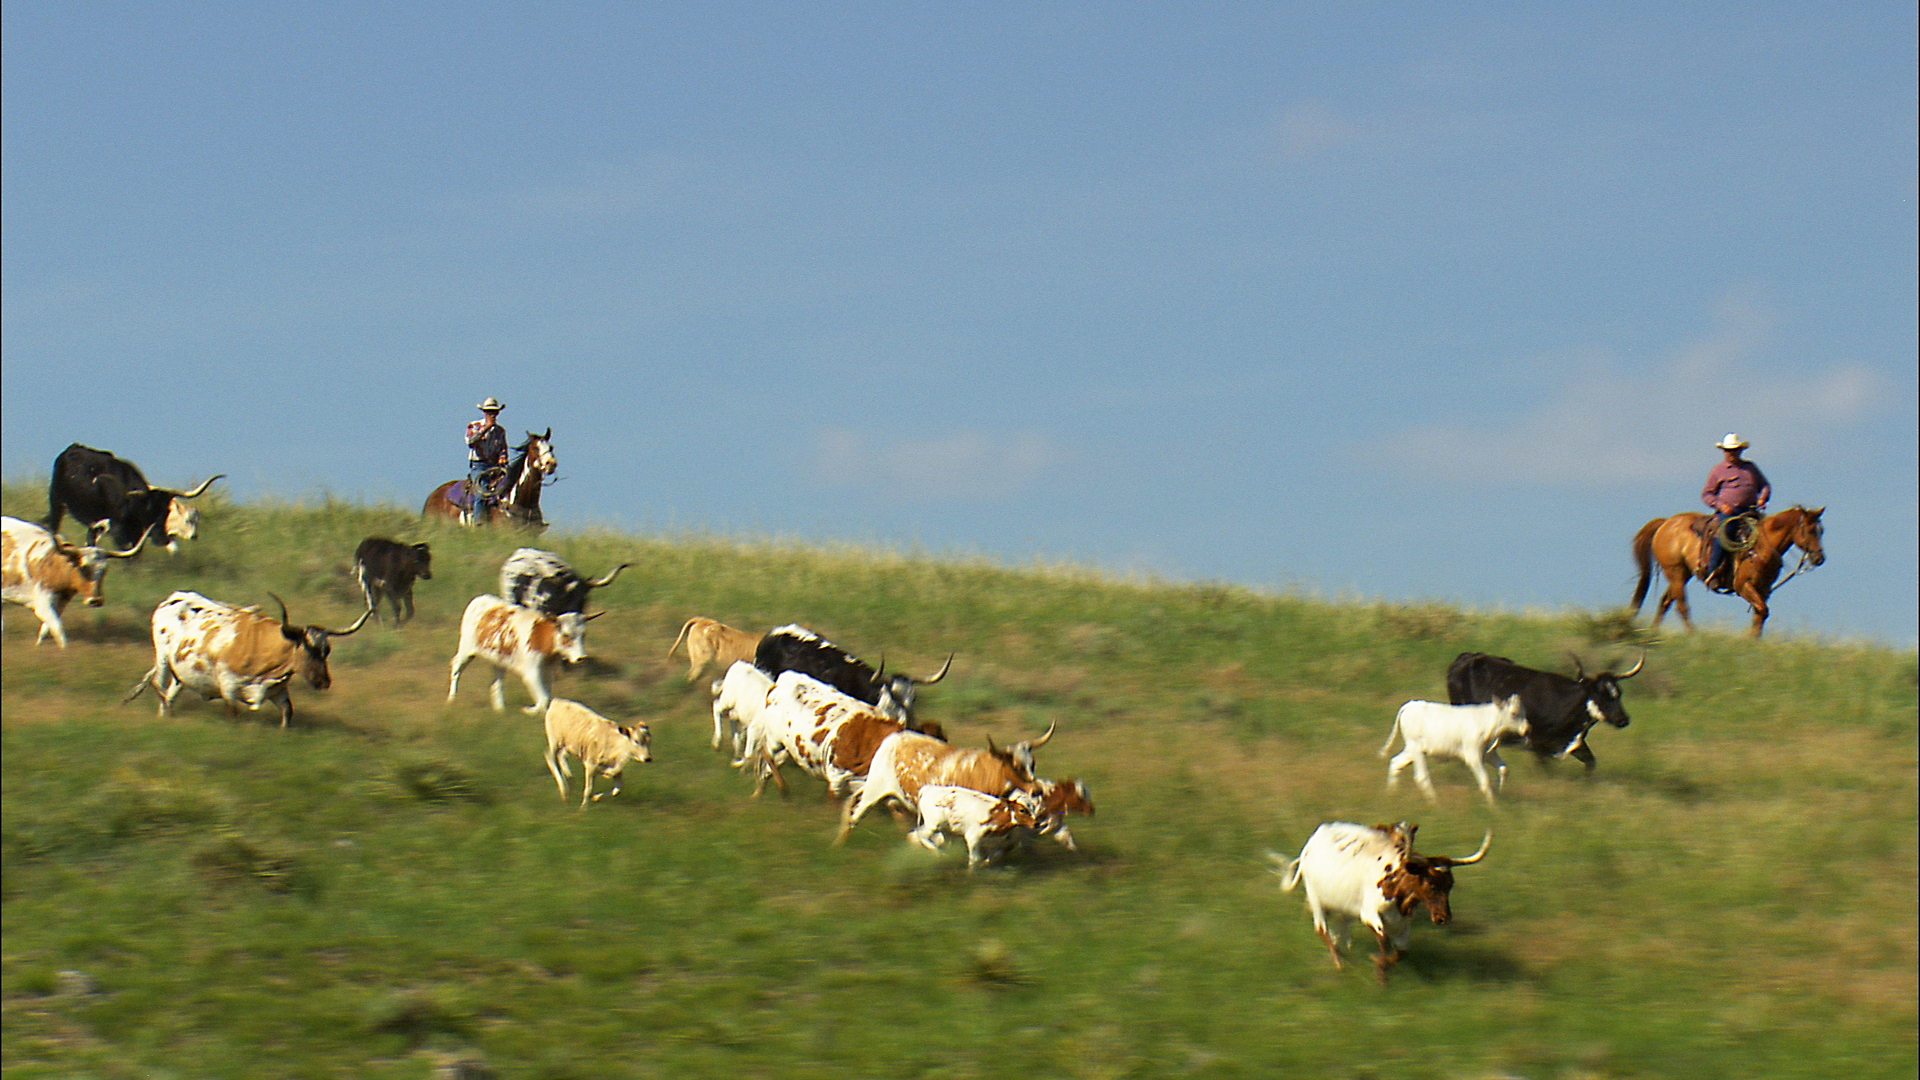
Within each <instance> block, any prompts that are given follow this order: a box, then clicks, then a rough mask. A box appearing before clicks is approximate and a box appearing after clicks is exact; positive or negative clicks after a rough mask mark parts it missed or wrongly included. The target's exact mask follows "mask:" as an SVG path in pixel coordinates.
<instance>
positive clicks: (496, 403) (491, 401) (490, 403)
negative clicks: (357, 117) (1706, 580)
mask: <svg viewBox="0 0 1920 1080" xmlns="http://www.w3.org/2000/svg"><path fill="white" fill-rule="evenodd" d="M474 408H476V409H479V410H480V411H481V412H499V411H500V410H501V409H504V408H506V406H505V405H502V404H500V399H499V398H497V397H490V398H488V399H487V400H485V401H483V402H481V403H480V404H478V405H475V406H474ZM1727 438H1729V439H1731V438H1733V436H1731V435H1729V436H1727Z"/></svg>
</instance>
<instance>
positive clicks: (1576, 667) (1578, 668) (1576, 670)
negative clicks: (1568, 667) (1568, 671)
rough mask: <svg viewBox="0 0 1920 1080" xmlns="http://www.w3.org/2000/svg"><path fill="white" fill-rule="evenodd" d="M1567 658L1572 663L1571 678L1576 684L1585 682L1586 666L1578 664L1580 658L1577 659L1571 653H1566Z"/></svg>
mask: <svg viewBox="0 0 1920 1080" xmlns="http://www.w3.org/2000/svg"><path fill="white" fill-rule="evenodd" d="M1567 658H1568V659H1570V660H1572V661H1573V678H1574V680H1575V681H1576V682H1583V681H1585V680H1586V677H1587V666H1586V665H1585V664H1582V663H1581V662H1580V658H1579V657H1578V656H1575V655H1574V654H1572V653H1568V654H1567Z"/></svg>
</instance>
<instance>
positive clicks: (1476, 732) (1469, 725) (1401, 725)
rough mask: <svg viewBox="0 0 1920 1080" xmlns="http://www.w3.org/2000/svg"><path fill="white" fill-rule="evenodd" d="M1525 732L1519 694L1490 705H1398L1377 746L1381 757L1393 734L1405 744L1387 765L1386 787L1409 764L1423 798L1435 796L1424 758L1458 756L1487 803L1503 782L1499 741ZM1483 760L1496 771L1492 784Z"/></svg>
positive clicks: (1503, 762)
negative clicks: (1382, 742)
mask: <svg viewBox="0 0 1920 1080" xmlns="http://www.w3.org/2000/svg"><path fill="white" fill-rule="evenodd" d="M1526 733H1527V718H1526V715H1525V713H1524V711H1523V710H1522V708H1521V704H1520V696H1519V695H1518V694H1515V695H1514V696H1512V697H1508V698H1502V699H1500V700H1499V701H1497V702H1495V703H1494V704H1491V705H1442V704H1440V703H1439V702H1437V701H1409V702H1407V703H1406V704H1405V705H1402V706H1400V712H1399V713H1398V714H1397V715H1395V716H1394V718H1393V731H1392V732H1390V733H1389V734H1388V735H1387V745H1385V746H1383V747H1381V748H1380V756H1381V757H1386V756H1387V751H1389V750H1391V749H1393V740H1394V739H1395V738H1396V737H1398V738H1401V739H1404V740H1406V747H1405V748H1404V749H1402V750H1401V751H1400V753H1399V754H1397V755H1395V757H1394V759H1393V760H1392V761H1391V762H1389V763H1388V766H1387V786H1388V787H1393V786H1394V785H1395V784H1396V783H1398V782H1399V780H1400V771H1401V770H1402V769H1405V768H1406V767H1407V766H1408V765H1412V766H1413V778H1414V779H1415V780H1417V781H1419V783H1420V790H1422V791H1424V792H1426V793H1427V798H1429V799H1437V798H1438V796H1437V795H1436V794H1435V793H1434V790H1433V778H1432V777H1431V776H1429V775H1428V774H1427V758H1429V757H1450V758H1459V759H1460V760H1461V761H1464V762H1466V764H1467V768H1469V769H1471V770H1473V777H1474V779H1475V780H1476V781H1478V782H1479V784H1480V793H1481V794H1482V795H1485V796H1486V797H1487V802H1488V803H1489V804H1491V803H1492V802H1493V793H1494V789H1495V788H1496V787H1502V786H1505V784H1506V782H1507V763H1506V762H1505V761H1502V760H1501V759H1500V752H1499V749H1498V748H1499V745H1500V740H1501V739H1502V738H1504V737H1506V736H1508V735H1512V736H1525V735H1526ZM1488 764H1492V765H1493V767H1494V769H1495V770H1496V771H1497V773H1498V775H1499V782H1498V783H1497V784H1496V783H1492V782H1490V781H1489V780H1488V779H1487V765H1488Z"/></svg>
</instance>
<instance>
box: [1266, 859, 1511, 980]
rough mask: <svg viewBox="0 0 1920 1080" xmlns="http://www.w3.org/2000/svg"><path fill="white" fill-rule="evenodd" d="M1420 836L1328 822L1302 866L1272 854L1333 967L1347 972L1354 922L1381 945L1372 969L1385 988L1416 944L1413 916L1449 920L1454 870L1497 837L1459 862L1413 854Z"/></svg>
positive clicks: (1441, 921) (1282, 883)
mask: <svg viewBox="0 0 1920 1080" xmlns="http://www.w3.org/2000/svg"><path fill="white" fill-rule="evenodd" d="M1419 828H1420V827H1419V826H1418V825H1409V824H1407V823H1406V822H1401V823H1400V824H1398V825H1391V826H1389V825H1375V826H1372V827H1368V826H1365V825H1355V824H1353V823H1352V822H1347V821H1329V822H1327V823H1326V824H1324V825H1322V826H1320V827H1319V828H1318V829H1315V830H1314V831H1313V835H1312V836H1310V837H1308V838H1307V845H1306V847H1304V848H1301V849H1300V857H1299V858H1297V859H1287V858H1285V857H1283V856H1281V855H1277V854H1275V853H1274V852H1271V851H1269V852H1267V858H1269V859H1271V860H1273V862H1274V864H1275V870H1274V872H1275V873H1277V874H1279V875H1280V889H1281V891H1282V892H1292V891H1293V889H1294V886H1296V885H1298V884H1300V883H1301V882H1303V881H1304V882H1306V886H1307V908H1308V910H1310V911H1312V912H1313V929H1314V932H1316V933H1318V934H1319V935H1320V940H1322V941H1324V942H1326V943H1327V951H1328V952H1329V953H1331V954H1333V966H1334V967H1336V968H1343V967H1345V966H1346V962H1345V961H1344V960H1342V959H1341V957H1340V950H1341V948H1342V947H1343V946H1344V945H1345V944H1346V940H1347V932H1348V930H1349V929H1351V927H1352V924H1353V920H1355V919H1358V920H1360V921H1361V922H1363V923H1365V924H1366V926H1367V929H1369V930H1372V931H1373V936H1374V938H1375V939H1376V940H1377V941H1379V943H1380V955H1379V956H1377V957H1375V958H1374V968H1375V970H1376V972H1377V974H1378V976H1379V979H1380V981H1381V983H1383V984H1384V983H1385V982H1386V981H1387V972H1388V971H1390V970H1391V969H1392V967H1393V965H1394V963H1395V962H1397V961H1398V960H1399V959H1400V956H1401V953H1403V952H1404V951H1405V950H1406V947H1407V942H1408V940H1409V939H1410V938H1411V937H1412V936H1413V919H1412V915H1413V909H1414V908H1416V907H1418V906H1420V905H1421V904H1425V905H1426V907H1427V914H1428V915H1430V916H1431V917H1432V918H1433V923H1434V925H1435V926H1445V925H1447V923H1448V922H1449V921H1451V920H1452V918H1453V908H1452V903H1451V901H1450V900H1449V894H1451V893H1452V891H1453V868H1454V867H1456V866H1466V865H1469V864H1471V863H1477V862H1479V861H1480V860H1481V859H1484V858H1486V857H1487V848H1488V847H1490V846H1492V844H1493V834H1492V833H1488V834H1487V838H1486V841H1485V842H1484V843H1482V844H1481V845H1480V850H1479V851H1476V852H1474V853H1473V854H1472V855H1469V856H1467V857H1466V858H1464V859H1456V858H1450V857H1448V856H1445V855H1422V854H1420V853H1419V852H1417V851H1415V850H1413V834H1414V833H1415V832H1417V831H1418V830H1419ZM1329 916H1331V917H1332V918H1333V920H1334V921H1335V923H1336V927H1335V930H1336V932H1334V933H1330V932H1328V929H1327V922H1328V918H1329Z"/></svg>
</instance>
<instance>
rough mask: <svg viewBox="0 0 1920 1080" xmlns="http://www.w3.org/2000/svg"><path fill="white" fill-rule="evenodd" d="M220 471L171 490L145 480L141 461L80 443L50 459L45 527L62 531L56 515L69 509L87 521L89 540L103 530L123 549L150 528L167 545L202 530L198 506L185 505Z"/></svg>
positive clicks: (170, 546) (175, 544)
mask: <svg viewBox="0 0 1920 1080" xmlns="http://www.w3.org/2000/svg"><path fill="white" fill-rule="evenodd" d="M225 475H226V474H225V473H220V474H218V475H216V476H212V477H209V478H208V479H207V481H206V482H205V483H203V484H201V485H200V486H199V487H197V488H194V489H193V490H192V491H169V490H167V489H166V488H157V487H154V486H153V485H152V484H149V483H147V478H146V477H145V476H144V475H142V474H141V472H140V468H139V466H137V465H135V464H134V463H133V462H131V461H122V460H120V459H119V458H117V457H114V456H113V455H112V454H109V453H107V452H106V451H105V450H95V449H94V448H93V447H91V446H82V445H80V444H79V443H74V444H73V445H71V446H69V447H67V448H66V449H65V450H62V451H60V456H59V457H57V458H54V459H53V479H52V480H50V481H49V482H48V483H47V531H48V532H52V533H57V532H59V531H60V519H61V517H62V516H63V515H65V514H72V515H73V518H74V520H75V521H78V522H80V523H81V524H82V525H85V526H86V527H87V535H88V537H89V542H90V543H98V542H99V539H100V537H101V535H102V534H105V535H106V536H107V537H108V539H109V541H110V543H111V546H113V547H116V548H120V549H126V548H130V547H132V546H134V544H136V543H138V542H140V539H141V537H144V536H146V535H148V534H149V533H151V534H152V535H154V536H156V537H164V538H165V543H166V549H167V550H168V551H178V550H179V549H180V541H182V540H192V539H193V538H194V537H196V536H198V535H200V512H199V511H198V510H195V509H194V508H193V507H191V506H189V505H187V500H189V499H197V498H199V497H200V496H201V495H204V494H206V490H207V488H208V487H209V486H211V485H212V484H213V482H214V481H215V480H218V479H220V477H221V476H225Z"/></svg>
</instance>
